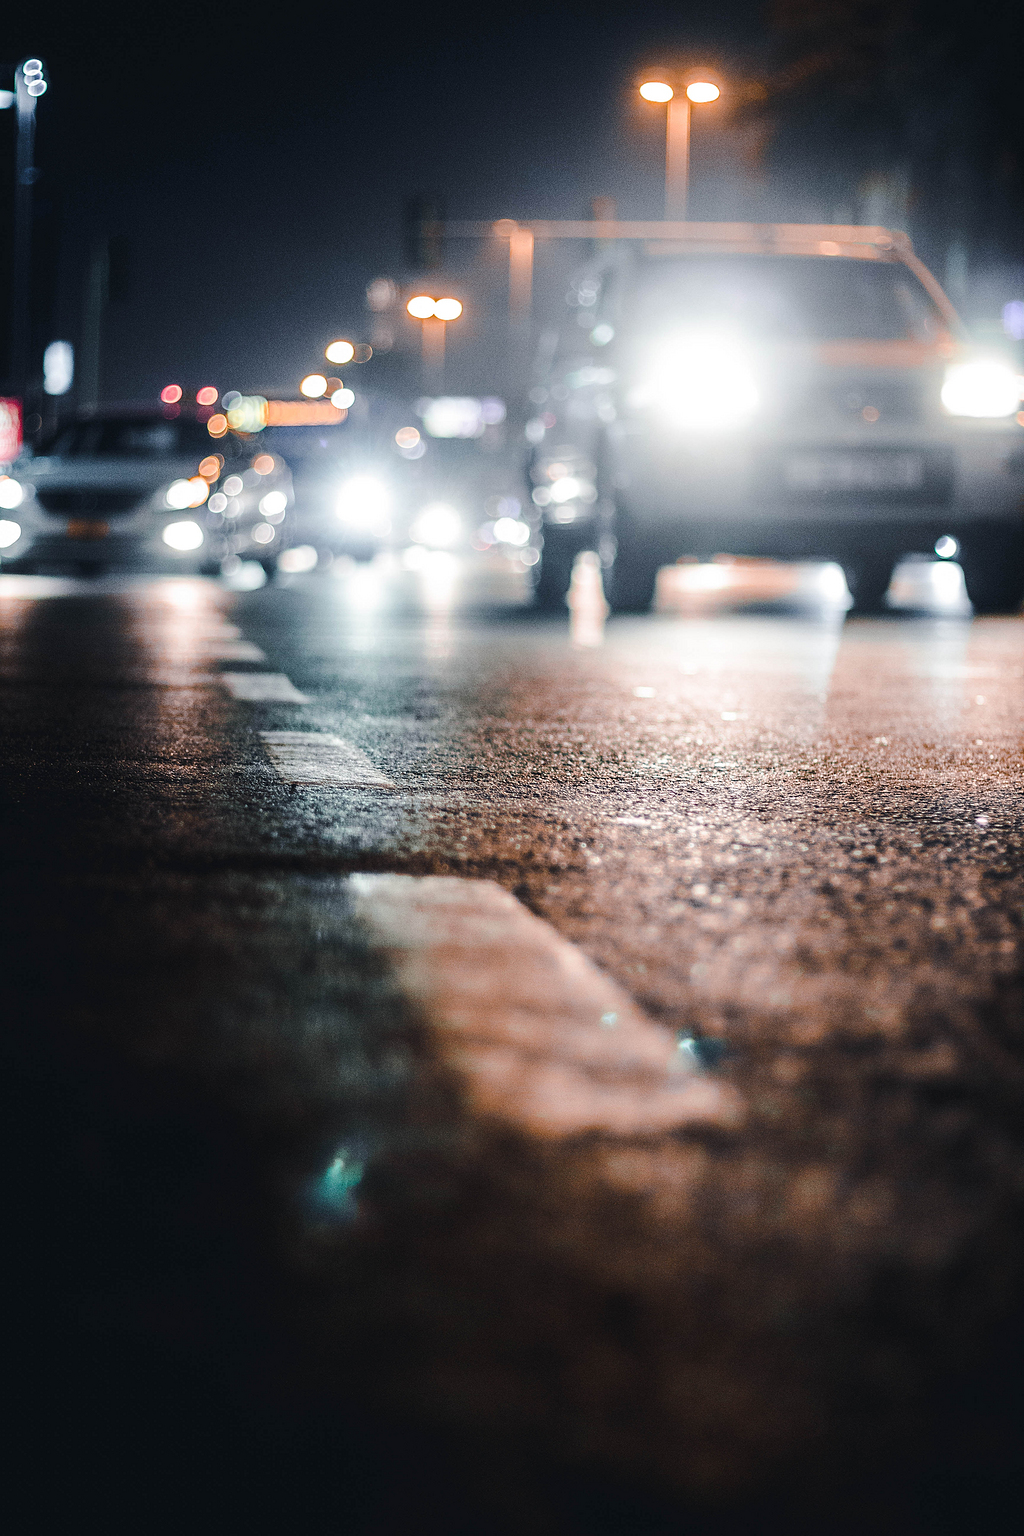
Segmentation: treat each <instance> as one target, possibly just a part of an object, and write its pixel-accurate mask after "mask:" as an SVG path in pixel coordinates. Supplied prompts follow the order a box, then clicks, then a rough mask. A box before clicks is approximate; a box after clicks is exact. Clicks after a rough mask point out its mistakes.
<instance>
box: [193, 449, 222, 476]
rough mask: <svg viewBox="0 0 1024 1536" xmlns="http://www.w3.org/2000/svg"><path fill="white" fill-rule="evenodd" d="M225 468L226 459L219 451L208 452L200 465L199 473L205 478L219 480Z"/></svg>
mask: <svg viewBox="0 0 1024 1536" xmlns="http://www.w3.org/2000/svg"><path fill="white" fill-rule="evenodd" d="M223 468H224V460H223V459H222V458H221V456H220V454H219V453H208V454H207V455H206V458H205V459H204V460H203V462H202V463H201V464H200V466H199V473H200V474H201V475H202V477H203V479H204V480H219V479H220V472H221V470H222V469H223Z"/></svg>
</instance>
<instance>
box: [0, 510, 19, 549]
mask: <svg viewBox="0 0 1024 1536" xmlns="http://www.w3.org/2000/svg"><path fill="white" fill-rule="evenodd" d="M20 538H21V524H20V523H12V522H11V520H10V518H7V517H0V549H10V547H11V545H12V544H17V542H18V540H19V539H20Z"/></svg>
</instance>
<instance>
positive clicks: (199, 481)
mask: <svg viewBox="0 0 1024 1536" xmlns="http://www.w3.org/2000/svg"><path fill="white" fill-rule="evenodd" d="M209 494H210V487H209V485H208V484H207V482H206V481H205V480H204V479H203V477H202V475H193V476H192V479H191V480H175V481H173V482H172V484H170V485H169V486H168V487H167V490H166V492H165V493H164V500H165V501H166V503H167V505H168V506H169V507H174V508H175V509H176V510H178V511H184V509H185V508H186V507H201V506H202V504H203V502H204V501H205V500H206V498H207V496H209ZM175 526H176V525H175V524H173V523H172V524H171V527H172V528H173V527H175Z"/></svg>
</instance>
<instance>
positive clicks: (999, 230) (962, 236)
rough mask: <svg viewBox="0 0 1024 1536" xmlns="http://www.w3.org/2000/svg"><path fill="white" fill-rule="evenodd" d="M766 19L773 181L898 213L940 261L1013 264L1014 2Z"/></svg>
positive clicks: (781, 14) (1018, 226)
mask: <svg viewBox="0 0 1024 1536" xmlns="http://www.w3.org/2000/svg"><path fill="white" fill-rule="evenodd" d="M768 21H769V26H770V30H771V33H772V37H773V52H774V57H775V66H774V70H773V74H772V78H771V80H770V82H769V92H768V97H767V101H766V103H765V106H764V108H763V111H764V112H765V114H766V115H767V117H768V119H769V122H770V124H771V127H772V141H771V149H770V151H769V159H770V162H771V164H772V168H773V169H774V170H775V171H776V172H777V173H779V174H781V175H782V177H783V178H784V179H785V178H786V177H787V175H788V176H791V177H793V179H794V183H798V184H799V185H801V186H805V187H812V188H813V189H814V194H815V195H816V196H817V198H818V200H819V201H824V202H825V203H831V205H832V207H833V209H839V208H841V207H842V206H843V205H844V204H847V205H849V207H850V212H851V216H853V217H856V218H857V219H858V220H861V219H863V220H864V221H865V222H889V221H892V222H899V215H900V213H901V212H902V213H903V214H904V215H905V217H906V219H907V220H908V221H909V222H911V223H912V224H913V227H914V233H915V236H916V238H917V239H918V240H919V241H920V242H921V243H922V245H923V246H925V247H926V248H930V251H929V254H930V255H931V257H932V259H936V258H939V259H940V260H941V259H942V258H943V257H944V258H945V259H946V261H947V265H948V263H949V261H950V259H951V256H950V253H951V252H955V251H956V250H959V251H961V252H965V253H967V254H968V255H969V256H970V257H971V258H972V259H973V260H974V261H980V260H987V261H992V260H997V259H1007V258H1013V257H1016V258H1017V259H1018V260H1019V259H1020V254H1021V245H1022V241H1024V114H1022V113H1021V110H1020V78H1021V60H1022V58H1024V7H1022V6H1021V5H1020V3H1019V0H989V3H988V4H987V5H983V6H982V5H975V6H968V5H964V4H963V0H772V3H771V4H770V6H769V10H768ZM877 213H881V214H883V215H884V217H881V218H877V219H876V218H875V217H874V215H875V214H877ZM964 259H965V260H966V259H967V257H966V256H965V257H964Z"/></svg>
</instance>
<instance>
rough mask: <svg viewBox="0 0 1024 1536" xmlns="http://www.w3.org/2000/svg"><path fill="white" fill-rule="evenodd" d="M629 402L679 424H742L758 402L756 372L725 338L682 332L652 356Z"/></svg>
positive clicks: (717, 427) (705, 427)
mask: <svg viewBox="0 0 1024 1536" xmlns="http://www.w3.org/2000/svg"><path fill="white" fill-rule="evenodd" d="M629 403H630V404H631V405H633V406H641V407H643V406H649V407H651V408H652V409H653V410H655V411H657V413H658V414H659V415H660V416H661V417H662V418H663V419H664V420H665V421H667V422H669V423H670V424H671V425H672V426H675V427H690V428H694V429H695V430H699V431H708V432H716V431H723V430H727V429H728V428H730V427H737V426H741V425H742V424H743V422H745V421H747V420H748V419H749V417H751V416H752V415H753V414H754V412H755V411H756V410H757V407H758V405H759V404H760V395H759V391H758V388H757V383H756V381H755V379H754V374H753V371H752V369H751V367H750V364H749V362H748V361H747V359H746V357H745V356H744V355H743V352H742V350H741V349H740V348H739V347H737V346H736V345H735V344H734V343H732V342H731V341H729V340H727V339H717V338H714V337H684V338H681V339H679V340H678V341H676V342H675V343H673V344H672V345H671V346H667V347H665V348H664V349H662V351H660V352H659V353H658V354H656V356H655V357H654V358H653V359H652V362H651V366H650V369H649V371H648V374H647V377H646V379H645V380H644V381H643V383H641V384H640V385H638V386H637V387H636V388H635V389H633V390H631V391H630V395H629Z"/></svg>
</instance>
